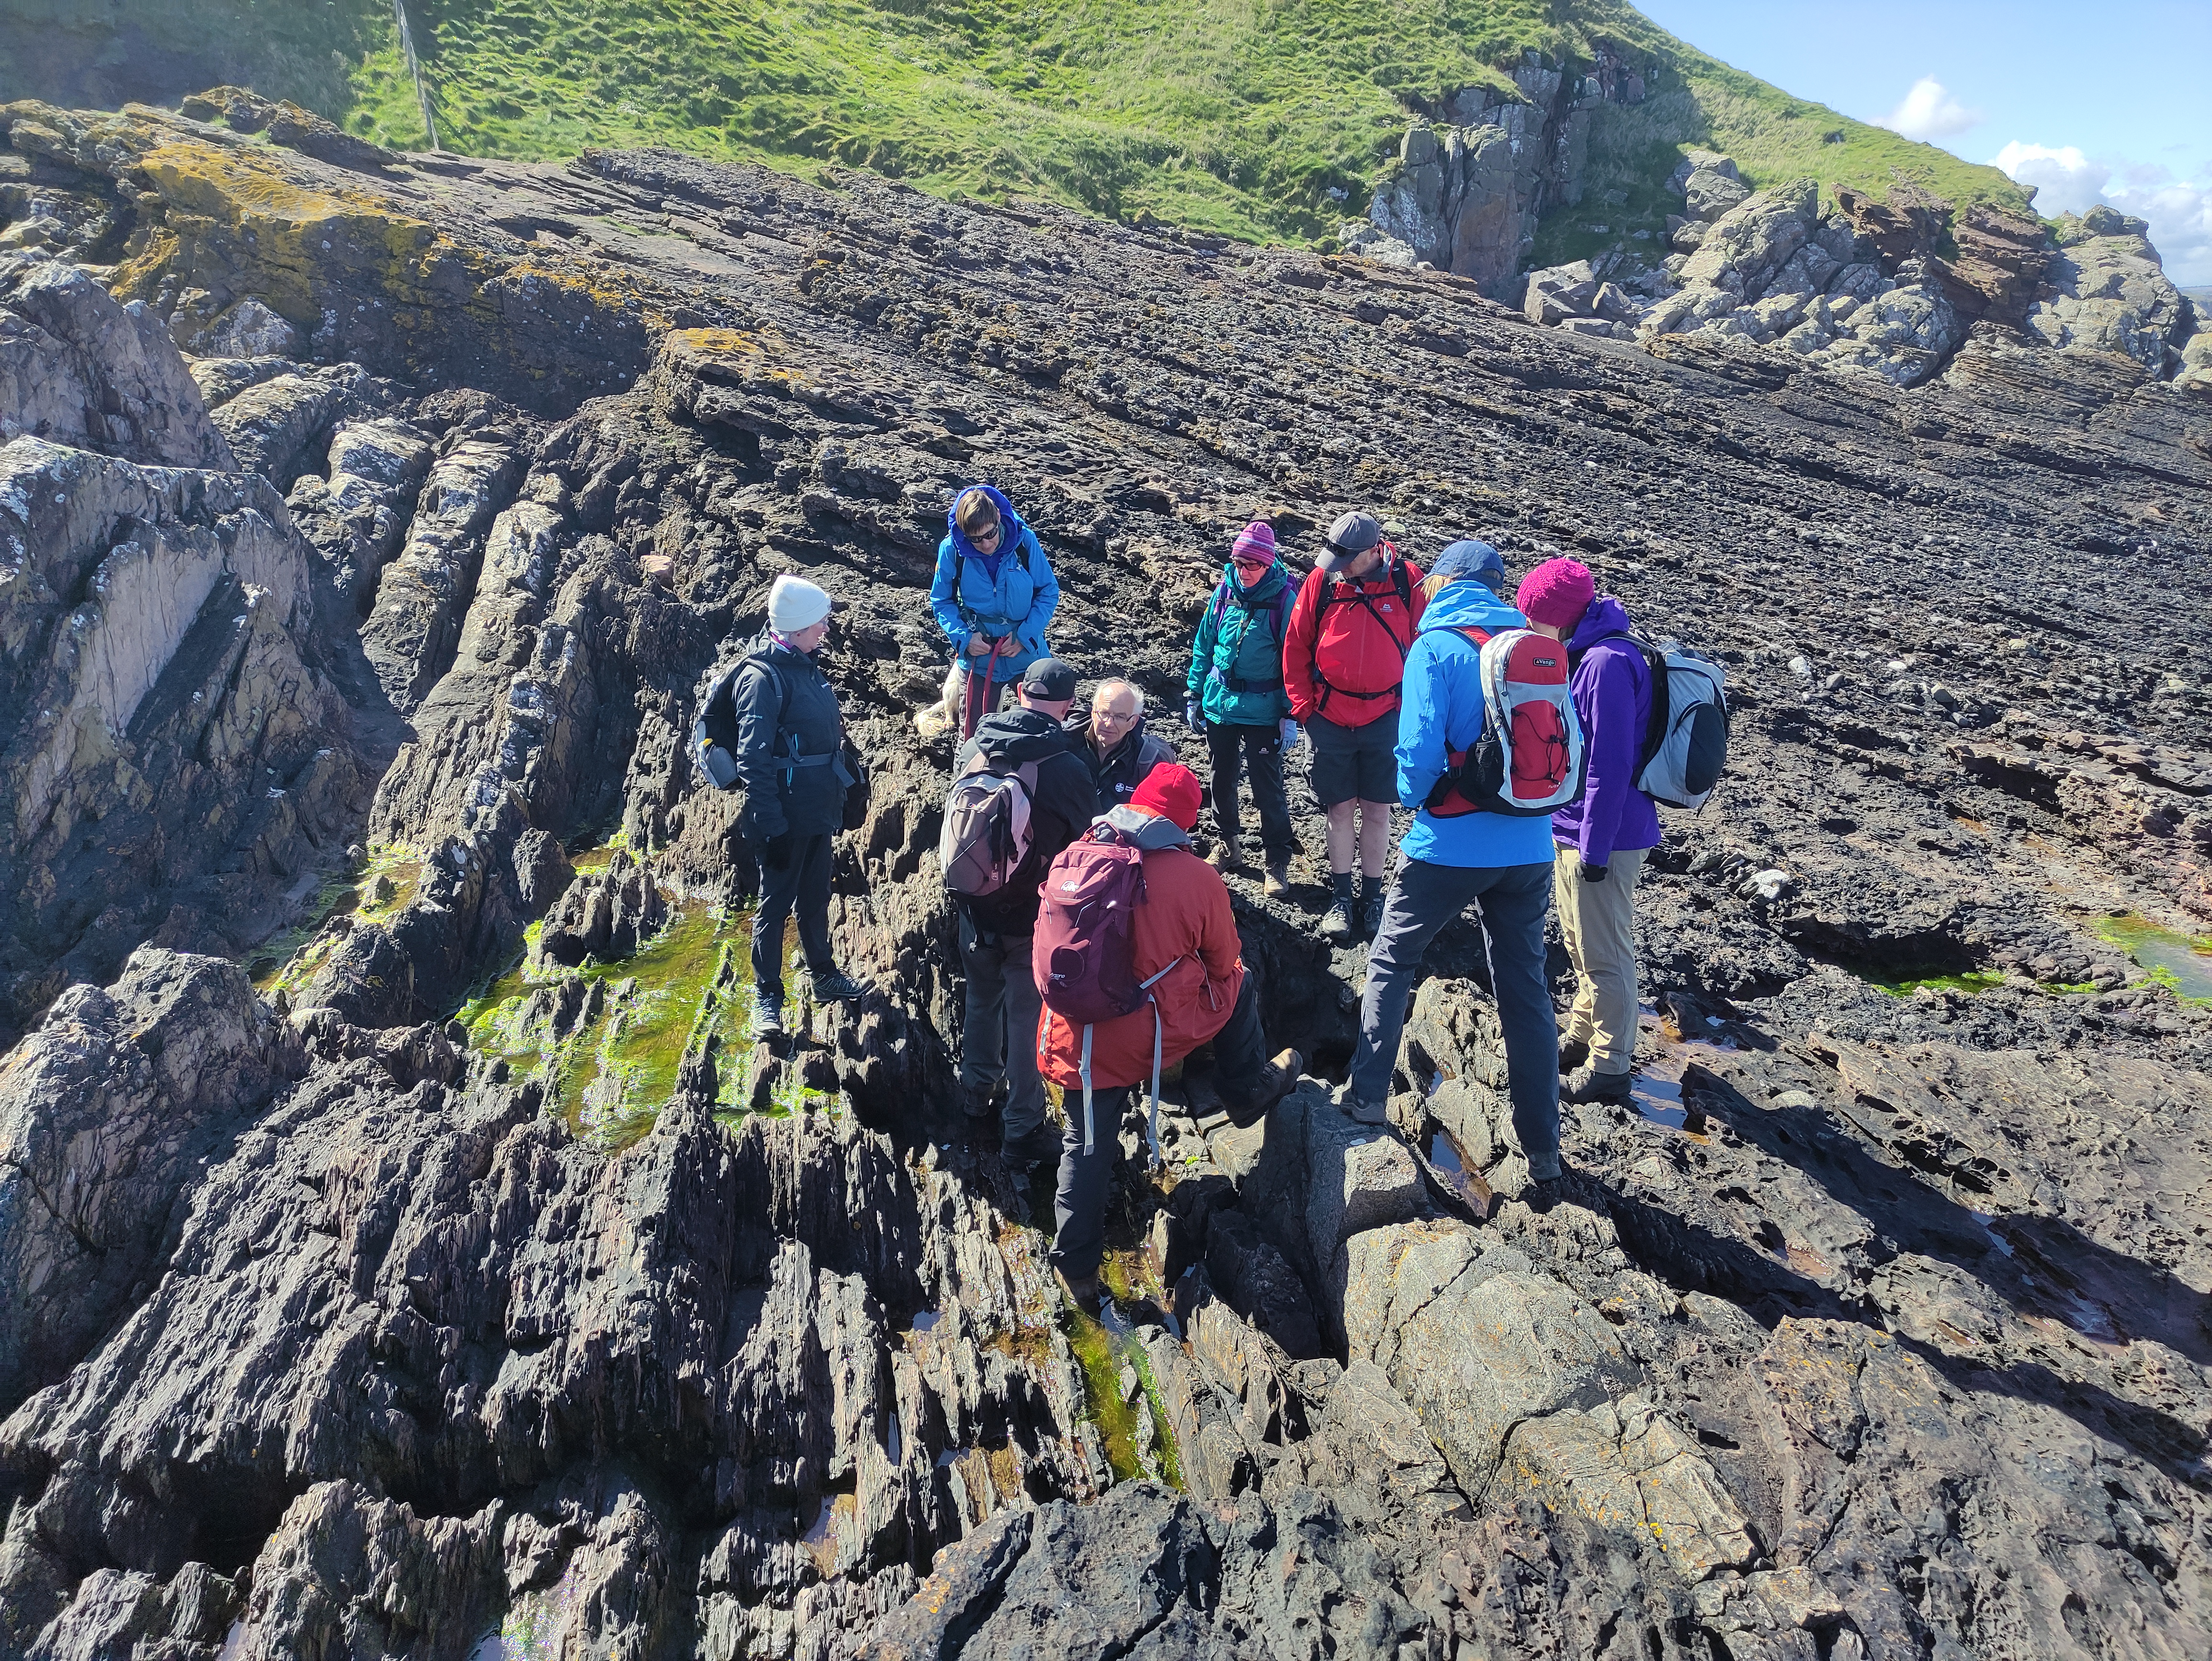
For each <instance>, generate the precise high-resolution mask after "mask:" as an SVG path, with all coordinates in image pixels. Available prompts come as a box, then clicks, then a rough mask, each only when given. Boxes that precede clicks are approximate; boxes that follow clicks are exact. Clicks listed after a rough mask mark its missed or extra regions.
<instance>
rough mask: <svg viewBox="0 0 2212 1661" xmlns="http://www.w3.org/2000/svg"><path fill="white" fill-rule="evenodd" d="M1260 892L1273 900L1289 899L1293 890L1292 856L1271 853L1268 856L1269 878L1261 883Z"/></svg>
mask: <svg viewBox="0 0 2212 1661" xmlns="http://www.w3.org/2000/svg"><path fill="white" fill-rule="evenodd" d="M1260 892H1261V894H1262V895H1263V896H1265V897H1267V898H1268V899H1271V900H1279V899H1287V898H1288V897H1290V892H1291V856H1290V855H1287V854H1271V855H1268V857H1267V880H1266V881H1264V882H1262V883H1261V885H1260Z"/></svg>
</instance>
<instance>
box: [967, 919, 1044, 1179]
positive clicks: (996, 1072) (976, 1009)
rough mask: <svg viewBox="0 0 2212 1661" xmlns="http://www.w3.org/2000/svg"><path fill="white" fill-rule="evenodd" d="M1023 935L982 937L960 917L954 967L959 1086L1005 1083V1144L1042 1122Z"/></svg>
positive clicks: (1031, 985) (1032, 994) (1033, 993)
mask: <svg viewBox="0 0 2212 1661" xmlns="http://www.w3.org/2000/svg"><path fill="white" fill-rule="evenodd" d="M960 966H961V968H962V970H963V971H964V972H965V973H966V975H967V977H968V1013H967V1019H966V1020H965V1021H964V1022H963V1024H962V1025H961V1029H960V1082H961V1083H962V1084H963V1086H966V1087H967V1088H969V1089H970V1090H973V1091H977V1092H982V1091H987V1090H988V1089H990V1088H991V1086H994V1085H995V1084H997V1083H998V1082H999V1080H1001V1079H1004V1080H1006V1111H1005V1112H1004V1113H1003V1114H1002V1115H1001V1116H1000V1127H1001V1129H1003V1130H1004V1132H1005V1134H1006V1140H1007V1141H1010V1142H1011V1141H1013V1140H1014V1139H1015V1138H1017V1137H1019V1136H1025V1135H1029V1133H1030V1132H1031V1131H1033V1130H1035V1129H1036V1128H1037V1127H1038V1126H1039V1125H1041V1124H1042V1123H1044V1080H1042V1078H1040V1077H1039V1076H1038V1074H1037V1062H1036V1046H1037V1015H1038V1012H1039V1011H1040V1010H1042V1008H1043V1007H1044V1001H1043V999H1042V998H1041V997H1039V996H1038V995H1037V989H1036V972H1035V971H1034V970H1032V969H1031V968H1030V936H1029V935H1027V934H979V933H977V932H976V928H975V924H974V923H973V922H969V920H968V918H967V917H966V916H964V915H963V916H962V917H961V919H960Z"/></svg>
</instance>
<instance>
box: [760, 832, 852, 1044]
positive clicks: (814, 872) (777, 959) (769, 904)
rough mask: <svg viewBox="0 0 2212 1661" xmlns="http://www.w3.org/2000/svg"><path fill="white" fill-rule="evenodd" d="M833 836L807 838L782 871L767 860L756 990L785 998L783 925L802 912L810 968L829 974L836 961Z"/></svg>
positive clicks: (802, 949)
mask: <svg viewBox="0 0 2212 1661" xmlns="http://www.w3.org/2000/svg"><path fill="white" fill-rule="evenodd" d="M829 843H830V837H829V832H828V831H823V833H822V834H821V835H820V836H818V837H799V843H798V847H797V848H796V849H795V850H794V852H795V853H796V855H797V857H796V858H794V859H793V861H792V862H791V863H790V864H789V865H788V866H787V867H784V868H783V869H782V870H781V871H771V870H769V868H768V867H766V866H765V865H763V867H761V873H760V904H759V906H758V908H757V910H755V911H754V912H753V989H754V990H755V991H756V992H757V993H767V994H769V995H772V996H773V997H774V999H775V1001H776V1002H778V1003H781V1002H782V1001H783V925H784V921H785V919H787V917H789V916H791V914H792V913H793V911H794V910H795V911H797V912H798V913H799V951H800V952H801V953H803V954H804V955H805V958H806V966H807V967H808V968H809V969H813V970H822V971H823V972H824V973H827V972H828V971H829V970H832V969H834V968H836V966H837V965H836V960H835V959H834V958H832V957H831V956H830V955H829V867H830V846H829Z"/></svg>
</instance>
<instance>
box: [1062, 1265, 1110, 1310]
mask: <svg viewBox="0 0 2212 1661" xmlns="http://www.w3.org/2000/svg"><path fill="white" fill-rule="evenodd" d="M1054 1275H1056V1276H1057V1277H1058V1279H1059V1281H1060V1290H1061V1291H1062V1292H1064V1293H1066V1294H1067V1301H1068V1302H1069V1303H1071V1304H1073V1305H1075V1306H1076V1308H1078V1309H1079V1310H1081V1311H1083V1312H1084V1313H1085V1315H1088V1316H1089V1317H1091V1319H1092V1320H1094V1321H1095V1320H1097V1318H1098V1311H1099V1310H1100V1307H1101V1305H1100V1303H1099V1300H1098V1276H1097V1275H1096V1274H1091V1275H1077V1276H1076V1277H1075V1278H1074V1279H1073V1280H1072V1281H1071V1280H1069V1279H1068V1278H1067V1276H1066V1275H1063V1274H1060V1271H1059V1270H1057V1269H1055V1270H1054Z"/></svg>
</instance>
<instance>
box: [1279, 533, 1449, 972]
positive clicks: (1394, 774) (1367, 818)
mask: <svg viewBox="0 0 2212 1661" xmlns="http://www.w3.org/2000/svg"><path fill="white" fill-rule="evenodd" d="M1420 585H1421V573H1420V569H1419V567H1418V566H1416V565H1415V564H1414V563H1413V562H1412V561H1411V560H1408V559H1407V558H1405V557H1402V556H1401V554H1400V553H1399V552H1398V551H1397V549H1396V548H1395V547H1393V546H1392V545H1391V544H1390V543H1389V540H1388V539H1387V538H1385V537H1384V536H1383V527H1382V526H1380V525H1378V524H1376V522H1375V520H1374V518H1373V516H1372V515H1371V514H1345V516H1344V517H1343V518H1341V519H1340V520H1337V521H1336V523H1335V524H1334V525H1333V526H1330V527H1329V532H1328V538H1327V540H1325V541H1324V542H1323V543H1322V555H1321V558H1320V559H1319V560H1318V561H1316V563H1315V566H1314V569H1313V570H1312V571H1311V572H1310V573H1308V575H1307V576H1306V580H1305V585H1304V587H1302V588H1300V589H1299V590H1298V603H1297V605H1295V606H1293V607H1292V608H1291V628H1290V635H1289V637H1288V638H1287V639H1286V640H1285V642H1284V646H1283V684H1284V685H1285V687H1286V688H1288V690H1289V692H1290V698H1291V717H1292V718H1293V719H1294V720H1296V721H1297V722H1298V723H1299V724H1300V725H1302V726H1303V727H1304V728H1305V733H1306V739H1307V742H1309V743H1310V744H1311V745H1313V788H1314V794H1315V795H1316V796H1317V797H1319V798H1320V799H1321V809H1322V812H1323V813H1325V814H1326V815H1328V880H1329V887H1330V890H1331V893H1330V897H1329V906H1328V914H1327V915H1326V916H1323V917H1322V920H1321V932H1322V934H1326V935H1327V936H1328V938H1329V939H1331V940H1349V939H1350V938H1351V937H1352V934H1353V933H1354V932H1355V931H1356V932H1357V933H1358V935H1359V936H1360V938H1361V939H1363V940H1372V939H1373V938H1374V936H1375V930H1376V928H1377V927H1379V926H1380V925H1381V923H1382V922H1383V867H1384V864H1385V863H1386V862H1387V861H1388V860H1389V857H1390V810H1391V808H1392V807H1393V806H1395V805H1396V803H1397V800H1398V761H1397V755H1396V751H1397V745H1398V704H1399V685H1400V683H1401V682H1402V681H1403V680H1404V678H1405V674H1406V654H1407V651H1408V650H1409V649H1411V648H1412V646H1413V632H1414V630H1415V629H1416V628H1417V627H1418V626H1419V623H1420V618H1421V610H1422V607H1424V606H1425V605H1427V604H1428V600H1427V598H1426V596H1425V595H1424V594H1423V593H1421V591H1420ZM1355 815H1356V816H1357V818H1358V831H1357V837H1356V846H1357V849H1358V861H1359V872H1360V893H1359V897H1358V899H1357V900H1354V899H1353V897H1352V856H1353V850H1354V847H1355V832H1354V829H1353V818H1354V816H1355Z"/></svg>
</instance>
